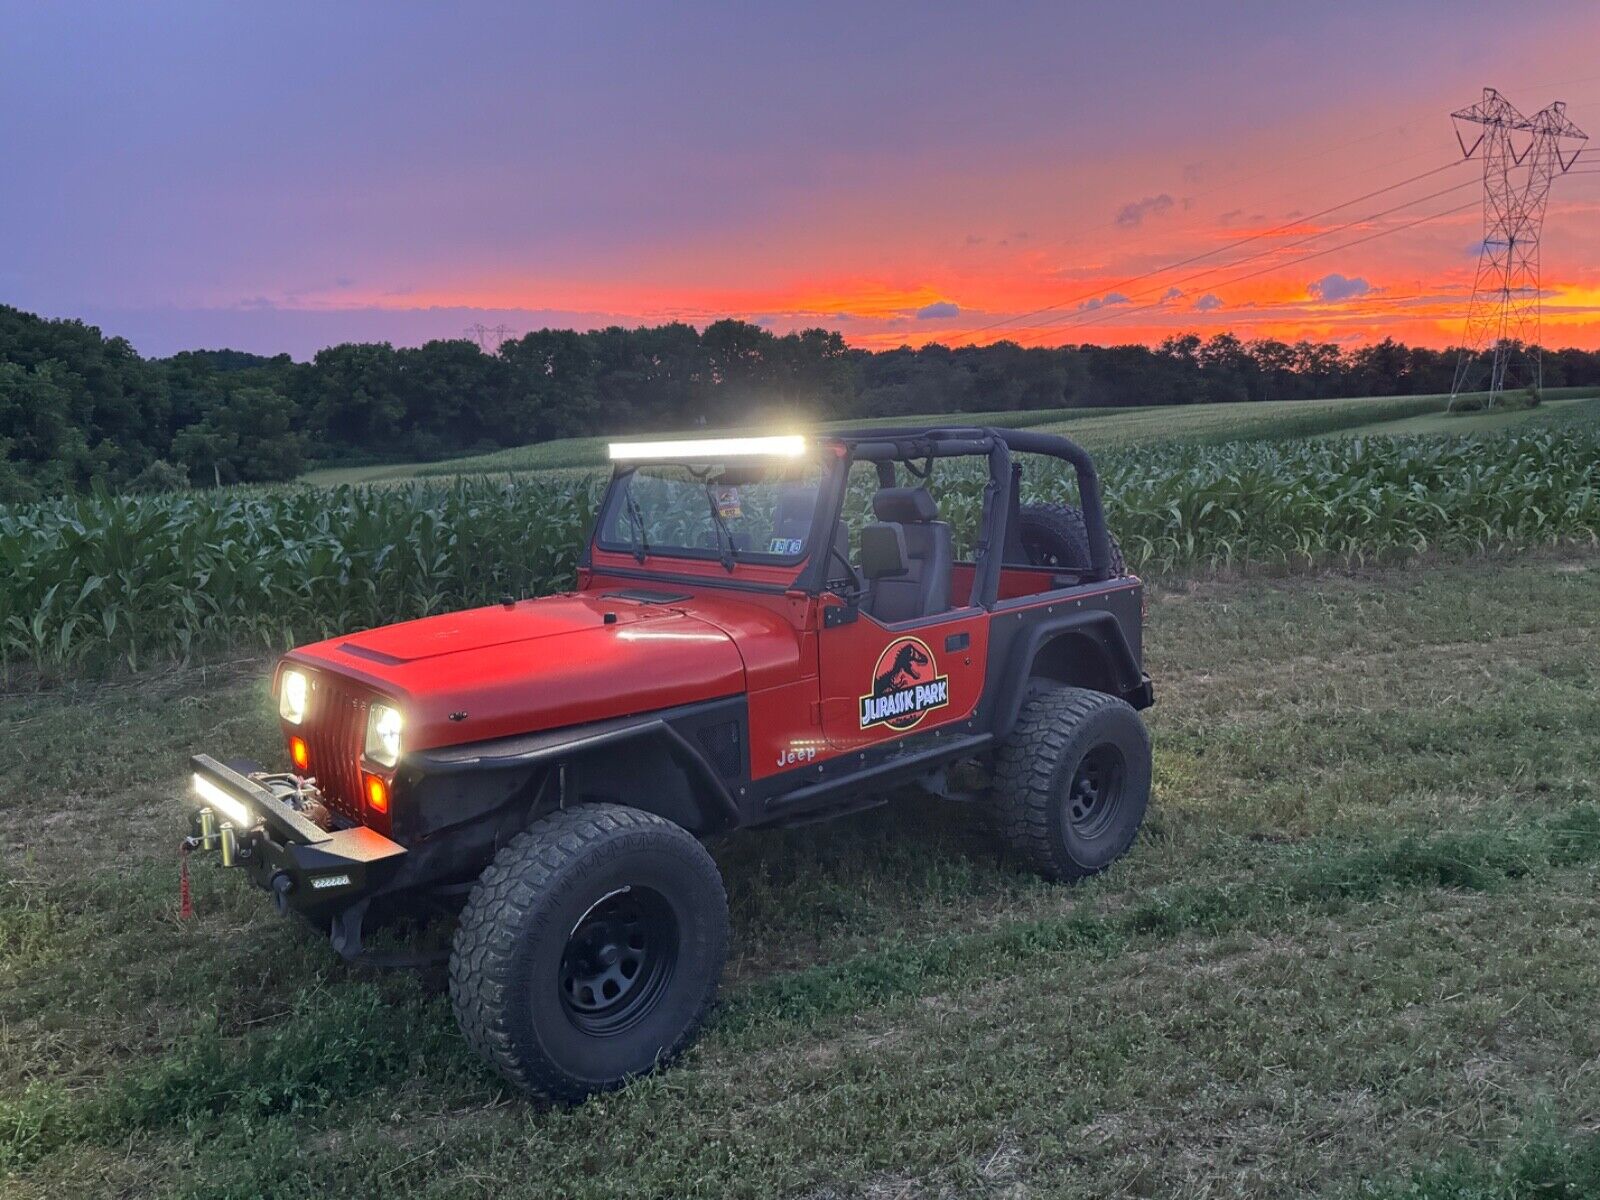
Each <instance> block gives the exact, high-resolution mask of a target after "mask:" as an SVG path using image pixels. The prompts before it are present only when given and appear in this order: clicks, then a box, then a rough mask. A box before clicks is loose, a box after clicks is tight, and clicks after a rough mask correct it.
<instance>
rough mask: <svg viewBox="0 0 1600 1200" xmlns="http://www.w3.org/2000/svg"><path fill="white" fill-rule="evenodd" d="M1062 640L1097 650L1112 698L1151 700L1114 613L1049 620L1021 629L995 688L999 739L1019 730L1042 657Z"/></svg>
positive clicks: (1085, 613)
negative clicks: (1022, 714)
mask: <svg viewBox="0 0 1600 1200" xmlns="http://www.w3.org/2000/svg"><path fill="white" fill-rule="evenodd" d="M1062 638H1073V639H1076V640H1079V641H1081V642H1083V643H1085V644H1087V645H1089V646H1092V647H1093V648H1094V653H1095V654H1096V657H1097V658H1098V659H1099V663H1098V666H1099V667H1100V668H1101V669H1102V670H1103V672H1104V676H1105V678H1107V679H1109V680H1110V681H1111V682H1112V683H1113V685H1114V690H1113V691H1112V693H1111V694H1113V695H1116V696H1118V697H1120V698H1121V699H1124V700H1127V701H1128V702H1129V703H1130V704H1132V705H1133V706H1134V707H1135V708H1146V707H1148V706H1149V704H1150V702H1151V697H1150V680H1149V677H1148V676H1146V675H1145V673H1144V670H1143V669H1142V667H1141V666H1140V664H1139V660H1138V658H1137V657H1136V656H1135V655H1134V652H1133V647H1132V646H1130V645H1129V644H1128V639H1127V637H1126V636H1125V635H1124V634H1123V632H1122V626H1121V624H1119V623H1118V621H1117V618H1116V617H1115V615H1113V614H1112V613H1109V612H1105V611H1103V610H1086V611H1080V612H1073V613H1066V614H1063V615H1062V616H1059V617H1048V618H1046V619H1044V620H1042V621H1038V622H1036V623H1033V624H1030V625H1028V626H1026V627H1024V628H1023V629H1022V630H1019V631H1018V634H1017V637H1016V639H1015V641H1014V642H1013V644H1012V647H1011V651H1010V653H1009V654H1008V655H1007V660H1006V663H1005V667H1004V670H1003V671H1002V672H1001V674H1000V676H999V680H998V683H997V685H996V688H995V696H994V702H993V703H994V707H993V709H992V710H991V712H992V715H993V721H994V725H993V728H994V736H995V738H996V740H999V739H1002V738H1005V737H1007V736H1008V735H1009V734H1010V733H1011V731H1012V729H1014V728H1015V727H1016V724H1017V717H1018V716H1019V715H1020V714H1021V712H1022V705H1023V704H1024V702H1025V701H1026V700H1027V698H1028V680H1029V679H1030V678H1031V677H1032V675H1033V667H1034V664H1035V663H1036V662H1037V661H1038V660H1039V656H1040V654H1041V653H1042V652H1043V651H1044V650H1045V649H1046V648H1047V647H1048V646H1049V645H1050V644H1051V643H1052V642H1056V641H1059V640H1060V639H1062Z"/></svg>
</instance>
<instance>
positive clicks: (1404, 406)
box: [305, 388, 1597, 485]
mask: <svg viewBox="0 0 1600 1200" xmlns="http://www.w3.org/2000/svg"><path fill="white" fill-rule="evenodd" d="M1596 394H1597V389H1594V388H1552V389H1549V390H1548V391H1547V395H1548V396H1550V397H1551V398H1552V399H1553V400H1555V401H1562V400H1566V399H1570V398H1573V397H1578V396H1593V395H1596ZM1448 403H1449V397H1448V396H1369V397H1360V398H1356V399H1341V400H1275V401H1274V400H1269V401H1264V402H1261V403H1255V404H1183V405H1173V406H1167V407H1161V406H1157V407H1152V408H1125V409H1094V408H1086V409H1034V410H1031V411H1027V412H991V413H939V414H931V415H922V416H911V417H894V418H888V419H886V420H888V421H889V423H893V424H902V425H905V424H917V423H921V422H940V423H944V424H965V425H995V426H1000V427H1003V428H1007V429H1036V428H1044V429H1049V430H1052V431H1055V432H1061V433H1065V434H1067V435H1068V436H1070V437H1072V438H1075V439H1077V440H1078V441H1079V442H1081V443H1082V444H1083V445H1085V446H1087V447H1089V449H1091V450H1107V449H1116V448H1123V447H1128V446H1137V445H1152V444H1156V443H1160V442H1188V443H1194V442H1200V443H1205V444H1215V443H1221V442H1230V441H1260V440H1267V439H1274V438H1299V437H1313V436H1317V435H1320V434H1328V433H1337V432H1360V433H1368V434H1376V433H1393V434H1397V435H1401V434H1411V433H1450V432H1461V433H1470V432H1473V431H1474V430H1475V429H1477V428H1483V429H1494V428H1498V427H1500V426H1501V425H1510V424H1515V423H1516V422H1508V421H1504V420H1502V418H1504V417H1506V416H1508V415H1510V414H1502V413H1493V414H1484V415H1483V416H1482V417H1481V418H1479V417H1476V416H1470V415H1466V414H1463V415H1460V416H1456V415H1446V414H1445V406H1446V405H1447V404H1448ZM1475 421H1476V422H1478V424H1477V425H1475V424H1474V422H1475ZM871 423H872V422H871V421H870V420H865V419H863V420H851V421H831V422H825V423H824V424H823V425H822V426H821V428H822V429H824V430H827V429H837V428H845V427H849V426H859V425H866V424H871ZM715 432H723V433H739V432H748V431H746V430H720V431H715ZM706 433H707V431H706V430H703V429H702V430H698V431H687V432H681V433H680V434H678V435H672V434H663V435H660V436H664V437H670V436H684V437H694V436H704V435H705V434H706ZM616 440H618V439H617V438H616V437H584V438H567V439H563V440H560V441H554V442H540V443H536V444H534V445H531V446H518V447H514V448H512V449H508V450H498V451H495V452H494V453H492V454H480V455H474V456H472V457H469V458H454V459H446V460H443V461H441V462H432V463H400V464H393V465H389V466H360V467H337V466H332V467H324V468H320V469H318V470H315V471H311V472H309V473H308V474H307V475H306V476H305V479H306V482H308V483H313V484H320V485H337V484H342V483H376V482H384V481H397V480H405V479H416V478H437V477H440V476H451V475H472V474H502V473H516V472H526V471H537V472H558V473H566V472H575V471H584V470H588V469H594V468H599V467H603V466H605V464H606V457H605V455H606V444H607V443H608V442H612V441H616Z"/></svg>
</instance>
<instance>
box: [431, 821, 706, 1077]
mask: <svg viewBox="0 0 1600 1200" xmlns="http://www.w3.org/2000/svg"><path fill="white" fill-rule="evenodd" d="M727 951H728V901H727V895H726V893H725V892H724V891H723V887H722V878H721V876H720V875H719V874H718V872H717V866H716V863H714V862H713V861H712V859H711V856H710V855H709V854H707V853H706V850H705V848H704V847H703V846H701V845H700V843H699V842H698V841H696V840H695V838H694V836H693V835H692V834H690V833H689V832H688V831H687V830H685V829H683V828H681V827H680V826H677V825H674V824H673V823H672V822H670V821H667V820H664V819H663V818H661V817H658V816H655V815H654V814H651V813H646V812H642V811H640V810H638V809H634V808H627V807H624V806H622V805H618V804H585V805H580V806H578V807H575V808H570V809H566V810H563V811H561V812H556V813H552V814H550V815H549V816H546V817H543V818H541V819H540V820H538V821H536V822H535V823H534V824H533V825H532V826H530V827H529V828H528V829H527V830H526V831H525V832H523V833H521V834H519V835H518V836H517V837H516V838H515V839H513V840H512V841H511V842H510V843H509V844H508V845H507V846H506V847H505V848H504V849H503V850H501V851H500V853H499V854H497V855H496V856H495V859H494V862H492V863H491V864H490V865H489V867H488V869H487V870H485V871H484V873H483V876H482V877H481V878H480V879H479V880H478V883H477V886H476V887H474V888H473V890H472V895H471V896H470V897H469V899H468V900H467V905H466V908H465V909H464V910H463V911H462V914H461V923H460V925H459V926H458V927H457V929H456V934H455V944H454V948H453V950H452V953H451V956H450V998H451V1002H452V1005H453V1007H454V1009H455V1014H456V1020H457V1021H458V1022H459V1023H460V1025H461V1031H462V1033H464V1034H465V1035H466V1038H467V1041H468V1043H469V1044H471V1046H472V1048H473V1049H474V1050H476V1051H477V1052H478V1053H479V1054H480V1055H481V1056H482V1057H483V1058H484V1060H485V1061H487V1062H488V1063H489V1065H490V1066H492V1067H494V1068H495V1070H497V1071H499V1072H500V1074H501V1075H502V1076H504V1077H505V1078H506V1079H507V1080H508V1081H509V1082H510V1083H512V1084H514V1085H515V1086H516V1087H518V1088H520V1089H521V1090H522V1091H524V1092H528V1093H529V1094H531V1095H535V1096H542V1097H545V1098H547V1099H550V1100H554V1101H558V1102H563V1103H576V1102H577V1101H580V1100H582V1099H584V1098H585V1097H586V1096H589V1095H591V1094H593V1093H595V1092H600V1091H606V1090H609V1089H611V1088H616V1087H620V1086H622V1085H623V1084H624V1083H626V1082H627V1081H628V1080H629V1079H632V1078H634V1077H635V1076H638V1075H642V1074H644V1073H646V1072H648V1071H651V1070H653V1069H655V1068H656V1067H657V1066H659V1065H662V1064H664V1063H667V1062H670V1061H671V1060H672V1059H673V1058H674V1057H676V1056H677V1055H678V1054H679V1053H681V1052H682V1051H683V1050H684V1049H685V1048H686V1047H687V1046H688V1045H689V1043H690V1042H691V1041H692V1040H693V1039H694V1036H695V1034H696V1033H697V1032H698V1031H699V1029H700V1026H701V1024H702V1023H703V1022H704V1020H705V1017H706V1014H707V1012H708V1011H709V1010H710V1007H711V1004H712V1001H713V1000H714V998H715V996H716V990H717V983H718V981H719V979H720V978H721V975H722V964H723V960H724V959H725V958H726V957H727Z"/></svg>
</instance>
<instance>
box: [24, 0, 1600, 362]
mask: <svg viewBox="0 0 1600 1200" xmlns="http://www.w3.org/2000/svg"><path fill="white" fill-rule="evenodd" d="M3 11H4V12H5V20H4V22H3V23H0V139H3V144H4V147H5V154H4V171H5V175H4V179H3V186H0V302H3V303H9V304H14V305H17V306H19V307H22V308H25V309H29V310H32V311H37V312H42V313H44V314H46V315H49V316H81V317H84V318H85V319H88V320H91V321H93V322H94V323H96V324H99V325H101V326H102V327H104V328H105V329H106V330H107V332H111V333H121V334H125V335H126V336H128V337H129V338H131V339H132V341H133V342H134V344H135V346H136V347H137V348H138V349H139V350H140V351H141V352H143V353H146V354H169V353H172V352H174V351H176V350H180V349H187V348H195V347H201V346H221V345H229V346H234V347H237V348H240V349H248V350H254V351H259V352H263V353H274V352H278V351H288V352H290V353H292V354H294V355H295V356H296V357H301V358H304V357H309V356H310V355H311V354H312V353H314V352H315V351H316V350H317V349H318V348H319V347H321V346H324V345H327V344H330V343H334V342H339V341H345V340H387V341H392V342H396V343H406V344H415V343H418V342H421V341H424V340H427V339H429V338H434V337H455V336H460V335H461V334H462V332H463V330H465V329H466V328H467V327H468V326H471V325H474V324H484V325H490V326H493V325H499V324H504V325H506V326H509V327H510V328H511V329H512V330H514V331H517V332H525V331H527V330H530V329H535V328H539V327H541V326H546V325H552V326H575V327H577V328H590V327H594V326H599V325H607V324H624V325H635V324H641V323H658V322H663V321H667V320H685V321H690V322H693V323H695V324H704V323H706V322H708V321H710V320H715V319H717V318H719V317H723V316H737V317H743V318H745V319H748V320H752V321H757V322H760V323H762V324H764V325H767V326H768V327H770V328H772V329H774V330H777V331H787V330H790V329H796V328H802V327H809V326H817V325H821V326H826V327H828V328H833V329H838V330H840V331H842V332H843V333H844V335H845V336H846V338H847V339H848V340H849V341H850V342H851V343H852V344H854V345H858V346H864V347H871V348H880V347H885V346H894V345H899V344H902V343H910V344H913V345H918V344H922V343H924V342H927V341H930V340H940V341H946V342H949V341H971V340H978V341H992V340H994V339H996V338H999V337H1010V338H1014V339H1016V340H1019V341H1021V342H1022V343H1023V344H1024V345H1039V344H1059V343H1062V342H1074V343H1075V342H1099V343H1109V342H1129V341H1154V340H1159V339H1160V338H1162V337H1164V336H1166V335H1167V334H1169V333H1173V332H1179V331H1187V330H1194V331H1197V332H1200V333H1202V334H1209V333H1212V332H1216V331H1220V330H1233V331H1235V332H1237V333H1238V334H1240V336H1242V337H1247V338H1249V337H1263V336H1272V337H1281V338H1287V339H1294V338H1298V337H1302V336H1305V337H1312V338H1317V339H1327V340H1338V341H1355V342H1359V341H1362V340H1367V339H1373V338H1381V337H1383V336H1386V335H1393V336H1395V337H1399V338H1403V339H1406V340H1411V341H1418V342H1425V343H1429V344H1434V345H1440V344H1445V343H1447V342H1451V341H1454V340H1455V339H1457V338H1458V337H1459V335H1460V328H1461V318H1462V315H1463V311H1464V307H1465V302H1466V296H1467V293H1468V292H1469V291H1470V289H1471V283H1472V275H1473V269H1474V266H1475V263H1476V254H1477V245H1478V242H1479V239H1480V238H1481V215H1480V210H1479V205H1478V202H1479V199H1480V195H1481V189H1480V187H1479V186H1478V183H1477V180H1478V174H1477V167H1476V166H1475V165H1473V164H1461V163H1457V165H1454V166H1450V165H1448V164H1451V163H1452V162H1455V161H1456V160H1459V159H1460V149H1459V147H1458V146H1457V143H1456V138H1455V134H1454V132H1453V130H1452V125H1451V121H1450V117H1449V113H1450V111H1451V110H1452V109H1455V108H1460V107H1463V106H1465V105H1469V104H1471V103H1473V102H1474V101H1476V100H1477V99H1478V97H1479V95H1480V93H1481V90H1482V88H1483V87H1484V86H1485V85H1493V86H1495V87H1497V88H1499V89H1500V90H1501V91H1502V92H1504V93H1505V94H1506V95H1507V97H1508V98H1509V99H1510V100H1511V101H1512V102H1513V103H1515V104H1517V105H1518V106H1519V107H1521V108H1522V109H1523V110H1524V111H1525V112H1531V111H1533V110H1535V109H1537V108H1540V107H1542V106H1543V105H1545V104H1547V103H1549V102H1551V101H1553V100H1558V99H1561V100H1565V101H1567V103H1568V105H1569V108H1568V113H1569V116H1570V117H1571V118H1572V119H1573V120H1574V121H1575V122H1576V123H1577V124H1578V125H1580V126H1583V127H1585V128H1588V129H1590V130H1592V131H1593V132H1594V133H1595V135H1596V138H1595V141H1596V149H1595V151H1593V152H1586V153H1585V154H1584V155H1583V156H1582V157H1581V158H1580V159H1579V162H1578V165H1577V166H1576V167H1575V168H1574V172H1575V173H1574V174H1572V175H1570V176H1568V177H1565V178H1562V179H1558V180H1557V181H1556V183H1555V187H1554V190H1553V192H1552V199H1551V204H1550V210H1549V215H1548V219H1547V222H1546V227H1545V236H1544V274H1543V279H1544V285H1545V290H1546V300H1545V304H1546V309H1545V328H1546V334H1545V341H1546V343H1547V344H1549V345H1581V346H1586V347H1595V346H1600V220H1597V217H1600V58H1597V57H1596V56H1595V53H1594V51H1595V48H1596V47H1597V46H1600V5H1596V4H1594V3H1593V2H1592V0H1591V2H1589V3H1571V4H1567V3H1547V4H1528V5H1523V6H1521V7H1519V8H1517V9H1516V10H1515V16H1514V19H1510V18H1509V17H1508V14H1511V13H1512V11H1513V10H1511V9H1509V8H1507V7H1505V6H1503V5H1488V4H1481V5H1480V4H1467V3H1449V4H1446V3H1404V2H1396V0H1388V2H1369V0H1346V2H1342V3H1338V4H1308V3H1307V4H1302V3H1283V2H1278V3H1272V4H1242V3H1241V4H1221V3H1195V2H1194V0H1184V2H1173V3H1120V4H1116V5H1088V4H1084V5H1076V6H1068V5H1064V4H1041V5H1012V4H1003V3H988V4H982V5H970V6H946V5H936V4H919V5H903V6H900V5H888V4H866V5H863V4H841V5H831V4H810V5H755V4H737V5H736V4H727V5H715V6H713V5H703V4H675V5H651V6H611V5H600V4H581V5H579V4H573V5H563V6H559V7H557V6H550V7H545V6H538V5H533V4H527V3H518V4H505V5H490V4H452V5H430V6H424V5H421V4H393V3H389V4H339V3H330V2H323V3H317V4H299V3H288V2H285V0H274V2H273V3H271V4H256V5H219V4H209V3H208V4H199V3H196V4H179V3H169V4H157V5H130V4H126V3H116V4H109V3H108V4H102V5H90V4H60V5H56V4H38V3H22V2H17V0H5V3H4V5H3ZM1436 169H1437V170H1436ZM1430 171H1431V172H1434V173H1432V174H1430V175H1428V176H1427V177H1426V178H1421V179H1417V180H1415V181H1414V182H1412V183H1410V184H1408V185H1406V186H1404V187H1401V188H1397V189H1395V190H1391V191H1384V192H1382V193H1381V194H1379V195H1375V196H1373V197H1372V198H1370V199H1368V200H1365V201H1362V202H1361V203H1358V204H1353V205H1350V206H1348V207H1344V208H1340V209H1338V210H1337V211H1336V212H1332V213H1328V214H1326V215H1324V216H1320V217H1318V216H1317V215H1316V214H1318V213H1319V212H1320V211H1321V210H1323V209H1327V208H1329V207H1331V206H1333V205H1337V204H1340V203H1342V202H1344V201H1348V200H1353V199H1355V198H1357V197H1360V196H1362V195H1364V194H1366V193H1371V192H1377V191H1378V190H1379V189H1383V188H1386V187H1388V186H1389V185H1391V184H1394V183H1396V182H1398V181H1401V180H1406V179H1408V178H1410V177H1413V176H1419V175H1422V174H1423V173H1424V172H1430ZM1402 206H1403V207H1402ZM1385 209H1396V210H1397V211H1393V212H1390V213H1388V214H1387V215H1382V216H1374V214H1378V213H1380V212H1381V211H1382V210H1385ZM1457 209H1459V210H1460V211H1455V212H1453V213H1450V210H1457ZM1440 213H1450V215H1446V216H1436V214H1440ZM1369 217H1370V218H1372V219H1370V220H1368V219H1366V218H1369ZM1430 217H1433V218H1436V219H1432V220H1421V219H1422V218H1430ZM1419 220H1421V223H1420V224H1416V225H1414V226H1413V227H1412V228H1407V229H1401V230H1398V231H1397V232H1393V233H1392V234H1386V235H1385V236H1372V235H1377V234H1385V231H1388V230H1395V229H1397V228H1398V227H1400V226H1404V225H1408V224H1411V223H1412V222H1418V221H1419ZM1280 227H1282V228H1281V229H1280ZM1264 230H1278V232H1276V233H1275V234H1274V235H1273V237H1271V238H1258V239H1255V240H1252V241H1250V242H1248V243H1246V244H1245V245H1242V246H1239V247H1236V248H1234V249H1231V250H1227V251H1226V252H1223V253H1220V254H1216V255H1215V256H1214V257H1209V258H1204V259H1202V260H1200V261H1198V262H1195V263H1192V264H1190V265H1188V266H1185V267H1179V268H1177V269H1175V270H1172V271H1169V272H1165V273H1160V274H1153V275H1151V274H1149V273H1150V272H1152V271H1153V270H1154V269H1155V268H1159V267H1162V266H1164V265H1166V264H1170V263H1174V262H1177V261H1180V260H1184V259H1189V258H1192V257H1194V256H1197V255H1204V254H1207V253H1208V252H1213V251H1217V250H1219V248H1221V247H1225V246H1228V245H1229V244H1230V243H1233V242H1235V241H1239V240H1240V239H1244V238H1248V237H1250V236H1251V235H1252V234H1257V233H1260V232H1262V231H1264ZM1323 233H1325V234H1326V236H1321V237H1315V236H1314V235H1317V234H1323ZM1361 239H1367V240H1364V241H1361ZM1357 241H1361V244H1355V245H1345V243H1352V242H1357ZM1264 251H1267V252H1268V253H1263V252H1264ZM1246 256H1253V257H1251V258H1250V261H1249V262H1245V263H1241V264H1240V265H1238V266H1235V267H1233V268H1231V269H1228V268H1227V264H1229V263H1231V262H1236V261H1238V260H1241V259H1244V258H1245V257H1246ZM1246 276H1249V277H1248V278H1246ZM1036 310H1044V311H1036Z"/></svg>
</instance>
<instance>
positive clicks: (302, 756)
mask: <svg viewBox="0 0 1600 1200" xmlns="http://www.w3.org/2000/svg"><path fill="white" fill-rule="evenodd" d="M289 761H290V762H292V763H293V764H294V769H295V770H296V771H304V770H307V769H308V768H309V767H310V766H311V747H309V746H307V745H306V740H305V738H303V737H292V738H290V739H289Z"/></svg>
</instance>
